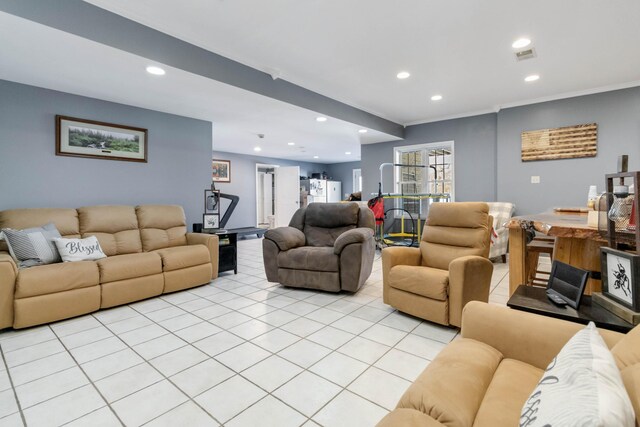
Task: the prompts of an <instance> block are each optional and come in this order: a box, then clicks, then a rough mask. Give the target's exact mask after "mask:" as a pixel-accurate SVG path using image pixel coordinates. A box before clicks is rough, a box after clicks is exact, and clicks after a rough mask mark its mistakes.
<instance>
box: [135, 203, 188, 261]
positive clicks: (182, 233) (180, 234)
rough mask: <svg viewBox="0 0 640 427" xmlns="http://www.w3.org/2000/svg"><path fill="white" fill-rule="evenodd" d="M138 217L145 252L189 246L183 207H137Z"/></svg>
mask: <svg viewBox="0 0 640 427" xmlns="http://www.w3.org/2000/svg"><path fill="white" fill-rule="evenodd" d="M136 215H137V217H138V225H139V226H140V237H141V238H142V249H143V250H144V251H145V252H149V251H153V250H156V249H163V248H170V247H174V246H184V245H186V244H187V220H186V218H185V216H184V210H183V209H182V206H171V205H142V206H137V207H136Z"/></svg>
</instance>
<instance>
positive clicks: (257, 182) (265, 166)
mask: <svg viewBox="0 0 640 427" xmlns="http://www.w3.org/2000/svg"><path fill="white" fill-rule="evenodd" d="M279 167H280V165H268V164H265V163H256V227H257V226H259V225H260V218H259V217H258V204H259V203H260V197H259V192H258V188H259V187H260V177H259V175H258V169H260V168H262V169H265V168H266V169H269V168H279ZM273 185H274V186H275V185H276V183H275V180H274V181H273Z"/></svg>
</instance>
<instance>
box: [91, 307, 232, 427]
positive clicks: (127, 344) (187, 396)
mask: <svg viewBox="0 0 640 427" xmlns="http://www.w3.org/2000/svg"><path fill="white" fill-rule="evenodd" d="M131 308H133V307H131ZM133 309H134V310H135V308H133ZM136 311H137V310H136ZM138 313H139V312H138ZM140 314H141V315H142V316H143V317H146V316H145V315H144V314H143V313H140ZM146 318H147V319H149V318H148V317H146ZM149 320H151V321H152V322H154V324H156V325H158V326H160V327H161V328H163V329H165V330H166V331H167V332H168V334H164V335H169V334H172V335H174V336H176V335H175V334H173V333H172V332H171V331H169V330H168V329H166V328H164V327H163V326H161V325H159V324H157V323H156V322H155V321H154V320H152V319H149ZM98 321H99V322H100V323H102V322H101V321H100V320H98ZM102 324H103V326H104V327H105V328H107V329H109V326H108V325H106V324H104V323H102ZM109 331H110V332H112V333H113V331H112V330H111V329H109ZM164 335H162V336H164ZM116 336H118V335H116ZM176 337H177V338H178V339H180V340H181V341H183V342H185V343H186V345H184V346H181V347H179V348H177V349H174V350H172V351H175V350H178V349H180V348H184V347H186V346H190V345H191V343H189V342H187V341H185V340H183V339H182V338H180V337H178V336H176ZM156 338H160V337H156ZM118 339H120V340H121V341H122V342H123V343H124V345H126V346H127V347H128V348H129V350H131V351H133V352H134V353H135V354H136V355H138V356H139V357H140V358H142V360H143V361H144V362H142V363H139V364H138V365H141V364H143V363H146V364H148V365H149V366H150V367H151V368H152V369H154V370H155V371H156V372H157V373H158V374H159V375H160V377H161V378H163V379H161V380H159V381H156V382H154V383H153V384H149V385H147V386H146V387H143V388H141V389H139V390H136V391H134V392H132V393H129V394H127V395H126V396H122V397H121V398H119V399H116V400H114V401H113V402H111V403H109V402H108V401H107V404H108V405H109V407H111V404H112V403H116V402H119V401H121V400H122V399H125V398H127V397H129V396H131V395H133V394H135V393H138V392H140V391H142V390H145V389H147V388H149V387H152V386H154V385H156V384H158V383H160V382H162V381H163V380H166V381H168V382H169V383H170V384H171V385H172V386H173V387H175V388H176V389H177V390H178V391H179V392H180V393H181V394H183V395H184V396H185V397H186V398H187V401H191V402H193V403H194V404H195V405H196V406H198V407H199V408H200V409H202V410H203V411H204V412H205V413H206V414H207V415H209V416H210V417H211V418H212V419H213V420H214V421H215V422H217V423H218V424H221V425H222V423H220V422H219V421H218V420H217V419H216V418H215V417H214V416H213V415H211V414H210V413H209V412H207V411H206V410H205V409H204V408H203V407H202V406H200V404H198V402H196V401H194V399H193V398H191V396H189V395H188V394H187V393H185V392H184V391H183V390H182V389H181V388H180V387H178V386H177V385H176V384H175V383H174V382H173V381H172V380H171V379H170V378H169V377H167V376H166V375H164V373H163V372H161V371H160V370H159V369H158V368H156V367H155V366H154V365H153V364H152V363H151V362H150V361H149V360H147V358H146V357H144V356H143V355H141V354H140V353H139V352H137V351H136V350H135V349H134V348H133V347H132V346H130V345H129V343H127V342H125V341H124V340H122V339H121V338H120V337H119V336H118ZM153 339H155V338H152V339H151V340H153ZM151 340H148V341H151ZM148 341H144V342H148ZM144 342H142V343H138V344H144ZM138 344H136V345H138ZM198 350H199V349H198ZM169 353H170V352H169ZM163 354H167V353H163ZM158 357H159V356H158ZM138 365H135V366H138ZM130 368H131V367H129V368H126V369H123V370H122V371H120V372H124V371H126V370H127V369H130ZM110 376H112V375H110ZM105 378H108V377H105ZM105 401H106V399H105ZM184 403H185V402H182V403H180V404H178V405H176V406H174V407H171V408H169V409H168V410H166V411H164V412H162V413H160V414H157V416H155V417H153V418H151V419H149V420H147V421H145V422H144V423H143V424H147V423H149V422H151V421H153V420H155V419H157V418H160V417H161V416H163V415H165V414H167V413H168V412H170V411H172V410H174V409H175V408H177V407H179V406H181V405H183V404H184ZM112 411H114V412H115V410H114V409H113V408H112ZM118 419H119V417H118Z"/></svg>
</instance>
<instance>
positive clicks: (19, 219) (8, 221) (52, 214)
mask: <svg viewBox="0 0 640 427" xmlns="http://www.w3.org/2000/svg"><path fill="white" fill-rule="evenodd" d="M50 222H52V223H53V224H54V225H55V226H56V228H57V229H58V231H59V232H60V234H61V235H62V237H80V225H79V223H78V211H76V210H75V209H56V208H53V209H49V208H45V209H12V210H7V211H0V228H13V229H16V230H22V229H25V228H32V227H40V226H43V225H45V224H48V223H50ZM6 250H7V244H6V243H5V242H4V241H0V251H6Z"/></svg>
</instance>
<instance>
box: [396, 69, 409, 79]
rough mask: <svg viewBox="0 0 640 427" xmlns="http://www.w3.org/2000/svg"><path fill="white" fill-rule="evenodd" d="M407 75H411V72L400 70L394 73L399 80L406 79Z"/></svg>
mask: <svg viewBox="0 0 640 427" xmlns="http://www.w3.org/2000/svg"><path fill="white" fill-rule="evenodd" d="M409 76H411V74H410V73H409V72H408V71H400V72H399V73H398V74H396V77H397V78H399V79H400V80H402V79H407V78H409Z"/></svg>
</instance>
